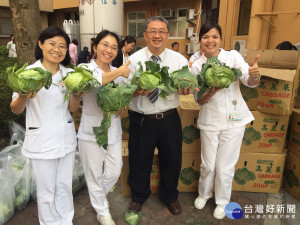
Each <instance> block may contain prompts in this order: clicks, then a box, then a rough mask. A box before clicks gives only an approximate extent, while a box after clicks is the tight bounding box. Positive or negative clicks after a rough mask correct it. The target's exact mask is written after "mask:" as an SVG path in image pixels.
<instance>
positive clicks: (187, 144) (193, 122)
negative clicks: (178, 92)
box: [121, 95, 201, 196]
mask: <svg viewBox="0 0 300 225" xmlns="http://www.w3.org/2000/svg"><path fill="white" fill-rule="evenodd" d="M199 110H200V107H199V106H198V104H196V102H195V101H194V98H193V96H192V95H188V96H181V97H180V106H179V107H178V113H179V116H180V118H181V123H182V131H183V141H182V152H183V153H182V168H181V173H180V178H179V183H178V190H179V191H180V192H196V191H197V189H198V180H199V175H200V160H201V157H200V131H199V129H198V128H197V119H198V114H199ZM121 118H122V129H123V136H122V138H123V143H122V146H123V168H122V173H121V192H122V195H123V196H129V195H130V187H129V185H128V174H129V165H128V138H129V135H128V128H129V118H128V109H127V111H126V112H125V113H124V114H123V115H122V116H121ZM159 181H160V173H159V161H158V150H157V149H156V150H155V152H154V158H153V164H152V170H151V174H150V189H151V192H152V194H156V193H158V191H159Z"/></svg>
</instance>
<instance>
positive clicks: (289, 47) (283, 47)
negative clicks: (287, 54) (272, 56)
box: [276, 41, 298, 50]
mask: <svg viewBox="0 0 300 225" xmlns="http://www.w3.org/2000/svg"><path fill="white" fill-rule="evenodd" d="M276 49H278V50H298V49H297V48H296V46H295V45H293V44H292V43H291V42H289V41H284V42H281V43H280V44H278V45H277V46H276Z"/></svg>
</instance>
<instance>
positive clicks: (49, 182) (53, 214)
mask: <svg viewBox="0 0 300 225" xmlns="http://www.w3.org/2000/svg"><path fill="white" fill-rule="evenodd" d="M74 157H75V152H74V151H73V152H71V153H68V154H67V155H65V156H64V157H61V158H57V159H30V160H31V164H32V172H33V177H34V180H35V183H36V190H37V204H38V212H39V222H40V225H71V224H73V223H72V220H73V216H74V205H73V195H72V176H73V168H74Z"/></svg>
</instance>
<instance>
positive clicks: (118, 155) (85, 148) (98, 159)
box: [78, 139, 123, 216]
mask: <svg viewBox="0 0 300 225" xmlns="http://www.w3.org/2000/svg"><path fill="white" fill-rule="evenodd" d="M78 148H79V153H80V157H81V162H82V166H83V170H84V176H85V180H86V183H87V187H88V190H89V196H90V201H91V204H92V206H93V207H94V209H95V210H96V212H97V214H98V215H101V216H107V215H110V213H109V206H108V202H107V199H106V195H107V194H108V192H109V191H110V190H111V188H112V187H113V186H114V185H115V184H116V183H117V181H118V179H119V177H120V174H121V169H122V166H123V161H122V140H121V139H120V141H119V142H118V143H116V144H109V145H108V147H107V150H105V149H103V148H102V147H99V145H98V144H97V143H96V142H92V141H85V140H81V139H78Z"/></svg>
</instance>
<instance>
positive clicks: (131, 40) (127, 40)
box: [120, 35, 136, 48]
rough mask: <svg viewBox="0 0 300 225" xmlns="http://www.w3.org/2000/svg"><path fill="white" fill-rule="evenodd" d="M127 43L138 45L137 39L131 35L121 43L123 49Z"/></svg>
mask: <svg viewBox="0 0 300 225" xmlns="http://www.w3.org/2000/svg"><path fill="white" fill-rule="evenodd" d="M125 42H127V44H130V43H135V44H136V39H135V37H133V36H131V35H127V36H126V37H125V38H124V39H123V40H121V41H120V48H123V46H124V45H125Z"/></svg>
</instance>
